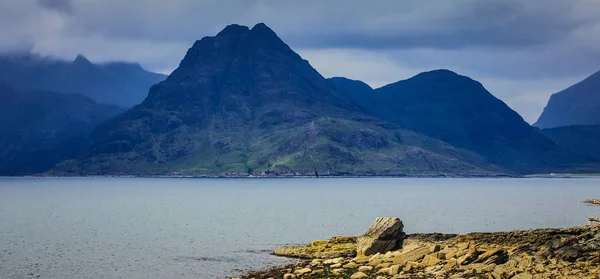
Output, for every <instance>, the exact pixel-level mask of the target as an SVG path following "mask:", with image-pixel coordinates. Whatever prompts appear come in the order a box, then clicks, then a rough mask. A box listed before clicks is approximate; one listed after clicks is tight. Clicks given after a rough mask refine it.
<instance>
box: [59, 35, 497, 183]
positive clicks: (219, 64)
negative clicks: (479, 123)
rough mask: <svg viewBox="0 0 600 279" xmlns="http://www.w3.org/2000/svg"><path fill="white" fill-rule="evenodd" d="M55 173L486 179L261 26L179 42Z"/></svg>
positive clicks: (481, 170) (481, 164)
mask: <svg viewBox="0 0 600 279" xmlns="http://www.w3.org/2000/svg"><path fill="white" fill-rule="evenodd" d="M90 141H91V145H92V148H91V149H90V151H89V152H90V154H89V155H88V156H87V157H85V158H82V159H78V160H70V161H67V162H64V163H62V164H61V165H59V166H58V167H57V168H56V169H55V170H54V171H53V173H55V174H71V175H72V174H138V175H151V174H152V175H156V174H163V175H176V174H185V175H265V176H277V175H279V176H281V175H286V176H288V175H494V174H499V173H506V171H505V170H503V169H502V168H500V167H498V166H496V165H494V164H491V163H489V162H488V161H487V160H486V159H484V158H483V157H481V156H479V155H477V154H475V153H473V152H470V151H467V150H462V149H458V148H455V147H452V146H450V145H448V144H447V143H444V142H441V141H439V140H436V139H432V138H429V137H426V136H423V135H420V134H417V133H414V132H410V131H408V130H406V129H402V128H400V127H399V126H398V125H395V124H390V123H387V122H383V121H381V120H380V119H378V118H377V117H374V116H372V115H369V114H367V113H365V112H364V109H362V108H361V107H360V106H359V105H357V104H355V103H354V102H353V101H352V100H351V98H348V96H346V95H345V94H342V93H340V92H339V90H337V89H336V87H335V86H333V85H332V84H331V83H330V82H329V81H328V80H326V79H324V78H323V77H322V76H321V75H320V74H319V73H318V72H317V71H316V70H315V69H314V68H312V67H311V66H310V64H309V63H308V62H307V61H305V60H303V59H302V58H301V57H300V56H299V55H298V54H296V53H295V52H294V51H292V50H291V49H290V48H289V47H288V46H287V45H286V44H285V43H284V42H282V41H281V40H280V39H279V38H278V37H277V35H276V34H275V33H274V32H273V31H272V30H271V29H269V28H268V27H267V26H266V25H264V24H258V25H256V26H254V27H253V28H252V29H249V28H247V27H244V26H238V25H230V26H228V27H227V28H225V29H224V30H223V31H221V32H220V33H219V34H218V35H217V36H215V37H205V38H203V39H202V40H199V41H197V42H196V43H194V45H193V46H192V47H191V48H190V49H189V50H188V52H187V54H186V56H185V58H184V59H183V60H182V61H181V63H180V65H179V67H178V68H177V69H176V70H175V71H174V72H173V73H172V74H171V75H170V76H169V77H168V78H167V79H166V80H165V81H163V82H161V83H159V84H157V85H155V86H153V87H152V88H151V89H150V92H149V94H148V97H147V98H146V99H145V100H144V101H143V102H142V103H141V104H140V105H138V106H135V107H134V108H132V109H131V110H129V111H127V112H126V113H124V114H122V115H119V116H118V117H116V118H113V119H111V120H110V121H108V122H105V123H104V124H102V125H101V126H100V127H98V128H97V129H96V130H95V131H94V132H93V134H92V136H91V138H90Z"/></svg>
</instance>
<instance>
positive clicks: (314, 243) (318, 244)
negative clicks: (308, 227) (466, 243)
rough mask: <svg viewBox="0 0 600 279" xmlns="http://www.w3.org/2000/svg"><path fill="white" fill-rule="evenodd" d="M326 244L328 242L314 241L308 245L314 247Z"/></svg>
mask: <svg viewBox="0 0 600 279" xmlns="http://www.w3.org/2000/svg"><path fill="white" fill-rule="evenodd" d="M327 243H329V240H315V241H313V242H312V243H311V244H310V245H311V246H313V247H315V246H323V245H325V244H327Z"/></svg>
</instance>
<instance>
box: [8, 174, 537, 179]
mask: <svg viewBox="0 0 600 279" xmlns="http://www.w3.org/2000/svg"><path fill="white" fill-rule="evenodd" d="M0 177H15V178H19V177H20V178H86V177H91V178H211V179H214V178H217V179H218V178H251V179H278V178H292V179H293V178H297V179H305V178H530V177H528V176H526V175H508V174H498V175H485V174H473V175H447V174H439V175H247V174H239V175H237V174H231V175H175V174H173V175H169V174H166V175H118V174H111V175H46V174H35V175H14V176H0ZM532 178H539V177H532Z"/></svg>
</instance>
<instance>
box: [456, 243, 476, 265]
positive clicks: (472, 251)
mask: <svg viewBox="0 0 600 279" xmlns="http://www.w3.org/2000/svg"><path fill="white" fill-rule="evenodd" d="M477 256H479V251H477V249H476V248H474V247H472V248H469V251H467V253H466V254H465V255H464V256H462V257H460V258H459V259H458V264H459V265H468V264H470V263H472V262H473V261H475V260H476V259H477Z"/></svg>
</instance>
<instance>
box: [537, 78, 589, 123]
mask: <svg viewBox="0 0 600 279" xmlns="http://www.w3.org/2000/svg"><path fill="white" fill-rule="evenodd" d="M594 124H600V72H596V73H595V74H593V75H591V76H589V77H588V78H586V79H584V80H583V81H581V82H579V83H577V84H575V85H573V86H571V87H569V88H567V89H565V90H563V91H560V92H558V93H556V94H553V95H552V96H551V97H550V100H549V101H548V104H547V105H546V107H545V108H544V111H543V112H542V115H540V118H539V119H538V120H537V122H535V124H533V125H534V126H536V127H539V128H542V129H543V128H554V127H560V126H569V125H594Z"/></svg>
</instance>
